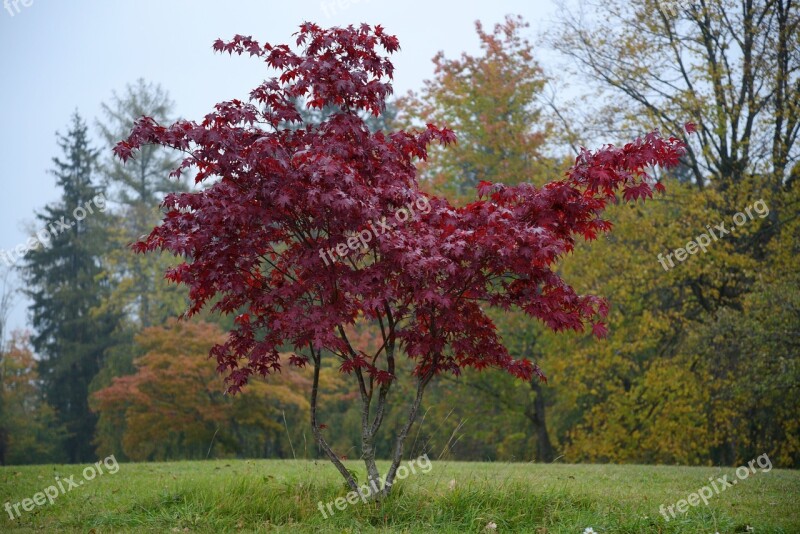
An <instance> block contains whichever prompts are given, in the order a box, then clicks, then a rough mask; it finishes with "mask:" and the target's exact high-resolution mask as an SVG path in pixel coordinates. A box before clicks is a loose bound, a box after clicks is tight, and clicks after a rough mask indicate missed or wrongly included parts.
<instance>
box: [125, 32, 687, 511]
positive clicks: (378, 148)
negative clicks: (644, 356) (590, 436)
mask: <svg viewBox="0 0 800 534" xmlns="http://www.w3.org/2000/svg"><path fill="white" fill-rule="evenodd" d="M296 45H297V46H298V47H300V50H299V51H298V52H295V51H294V50H293V49H292V47H290V46H288V45H271V44H264V45H261V44H259V43H258V42H256V41H255V40H253V39H252V38H250V37H244V36H236V37H235V38H234V39H233V40H232V41H230V42H227V43H226V42H223V41H217V42H216V43H215V49H217V50H219V51H223V52H229V53H237V54H250V55H251V56H256V57H259V58H261V59H263V60H264V61H265V62H266V63H267V65H268V66H269V67H271V68H274V69H277V70H278V71H279V72H280V74H279V76H278V77H276V78H272V79H269V80H267V81H265V82H264V83H263V84H262V85H260V86H259V87H256V88H255V89H254V90H253V91H252V92H251V94H250V97H251V101H250V102H243V101H240V100H231V101H228V102H223V103H220V104H218V105H217V106H216V107H215V110H214V111H213V112H211V113H209V114H208V115H206V117H205V118H204V119H203V120H202V121H201V122H199V123H198V122H193V121H178V122H176V123H174V124H172V125H161V124H158V123H157V122H156V121H154V120H153V119H152V118H148V117H145V118H142V119H141V120H139V121H138V122H137V123H136V125H135V126H134V128H133V131H132V133H131V135H130V137H129V138H128V139H127V140H125V141H122V142H120V144H119V145H117V147H116V153H117V155H118V156H119V157H121V158H122V159H123V160H129V159H131V158H132V157H135V155H136V151H137V150H138V149H140V148H141V147H143V146H145V145H148V144H154V143H155V144H159V145H164V146H169V147H174V148H178V149H180V150H184V151H185V152H186V153H187V157H186V158H185V159H184V160H183V162H182V164H181V165H180V167H179V168H178V169H177V170H176V171H175V175H176V176H178V175H180V174H181V173H182V172H183V171H185V170H187V169H189V168H195V169H196V170H197V178H196V179H197V181H198V182H203V183H204V184H205V188H204V189H202V190H201V191H197V192H189V193H181V194H172V195H168V196H167V197H166V198H165V200H164V208H165V210H166V214H165V216H164V219H163V223H162V224H161V225H160V226H157V227H156V228H154V229H153V231H152V232H151V233H150V235H149V236H148V237H147V238H146V239H145V240H144V241H142V242H139V243H137V245H136V250H137V251H139V252H147V251H154V250H167V251H170V252H172V253H173V254H176V255H179V256H181V257H182V258H183V260H184V261H183V263H181V264H180V265H179V266H178V267H176V268H174V269H172V270H170V271H169V273H168V277H169V278H170V279H171V280H173V281H175V282H179V283H183V284H186V285H187V286H188V287H189V296H190V299H191V300H192V305H191V307H190V309H189V310H188V314H189V315H192V314H196V313H198V312H199V311H200V310H201V309H202V308H204V307H205V305H206V304H211V306H212V309H213V310H216V311H219V312H221V313H225V314H236V320H235V326H234V328H233V329H232V330H231V331H230V333H229V337H228V339H227V340H226V341H225V342H224V343H221V344H219V345H217V346H215V347H214V348H213V349H212V354H213V356H214V357H215V358H216V360H217V362H218V370H219V371H220V372H224V373H227V381H228V387H229V390H230V392H232V393H235V392H238V391H240V390H241V389H242V388H243V387H244V386H245V384H246V383H247V382H248V381H249V379H250V378H251V377H252V376H253V375H263V376H268V375H272V374H274V373H277V372H279V371H280V370H281V368H282V366H284V365H286V364H289V365H296V366H305V365H306V364H309V363H310V364H311V365H312V366H313V371H314V374H313V382H312V386H311V398H310V405H311V426H312V431H313V433H314V436H315V438H316V440H317V442H318V444H319V445H320V447H321V448H322V449H323V450H324V451H325V453H326V455H327V456H328V458H329V459H330V460H331V461H332V462H333V463H334V465H335V466H336V467H337V469H338V470H339V472H340V473H341V474H342V476H343V477H344V478H345V480H346V481H347V483H348V485H349V486H350V487H351V488H352V489H353V490H356V491H358V484H357V482H356V480H355V479H354V478H353V476H352V475H351V473H350V472H349V471H348V470H347V469H346V468H345V466H344V465H343V464H342V463H341V461H340V459H339V457H338V456H337V455H336V454H335V453H334V452H333V450H332V449H331V447H330V446H329V444H328V443H327V441H326V439H325V437H324V435H323V433H322V432H321V429H320V421H319V420H318V418H317V413H318V412H317V410H318V403H319V376H320V370H321V369H322V366H323V361H324V360H331V359H332V360H334V361H336V362H337V364H338V365H339V368H340V369H341V371H342V372H343V373H347V374H349V375H350V376H351V377H352V379H353V384H354V387H355V388H357V391H358V397H359V399H360V402H361V455H362V458H363V459H364V461H365V465H366V468H367V474H368V480H369V481H370V482H371V483H374V484H375V485H377V486H378V487H380V488H381V494H383V495H385V494H387V493H388V492H389V491H390V489H391V487H392V485H393V483H394V479H395V474H396V472H397V468H398V466H399V463H400V461H401V458H402V456H403V448H404V444H405V440H406V437H407V435H408V432H409V430H410V428H411V426H412V425H413V424H414V421H415V419H416V417H417V413H418V410H419V406H420V403H421V402H422V398H423V394H424V392H425V389H426V387H427V386H428V384H429V383H430V382H431V380H433V379H434V378H435V377H436V376H438V375H441V374H443V373H453V374H458V373H459V372H460V371H461V370H462V369H464V368H468V367H471V368H476V369H487V368H495V369H499V370H502V371H504V372H507V373H510V374H511V375H513V376H516V377H519V378H521V379H524V380H530V379H531V378H532V377H534V376H539V377H541V378H543V377H544V374H543V373H542V371H541V370H540V369H539V368H538V366H536V365H535V364H533V363H532V362H531V361H530V360H528V359H526V358H524V357H521V358H517V357H514V356H513V355H511V354H510V353H509V352H508V350H507V349H506V347H505V346H504V345H503V343H502V341H501V339H500V338H499V336H498V335H497V332H496V327H495V325H494V324H493V323H492V321H491V320H490V319H489V317H488V316H487V315H486V312H485V307H488V306H496V307H499V308H502V309H520V310H522V311H524V312H525V313H526V314H528V315H529V316H530V317H533V318H536V319H538V320H540V321H542V323H543V324H544V325H546V326H547V327H548V328H550V329H552V330H555V331H564V330H578V331H580V330H583V329H585V328H587V327H588V328H590V329H591V331H592V332H593V333H594V334H595V335H597V336H603V335H605V333H606V327H605V325H604V324H603V317H604V316H605V315H606V314H607V311H608V305H607V303H606V302H605V300H603V299H602V298H600V297H598V296H594V295H579V294H578V293H576V292H575V291H574V290H573V288H572V287H571V286H570V285H569V284H568V283H567V282H566V281H565V280H564V279H562V278H561V276H559V275H558V273H557V272H556V271H555V267H556V264H557V263H558V261H559V260H560V259H561V258H562V257H563V256H564V255H566V254H569V253H570V252H571V251H572V250H573V248H574V246H575V242H576V240H578V239H581V238H585V239H593V238H595V237H596V236H598V235H602V234H603V233H605V232H608V231H609V230H610V229H611V223H610V222H609V221H607V220H605V219H604V218H603V217H602V212H603V209H604V208H605V206H606V205H607V203H608V202H611V201H615V200H616V199H617V196H618V194H619V195H621V197H622V198H623V199H624V200H626V201H635V200H638V199H645V198H648V197H650V196H652V194H653V187H655V188H660V184H657V183H656V184H655V185H654V183H653V180H652V178H651V177H650V176H649V175H648V174H647V173H646V172H645V169H647V168H649V167H651V166H654V165H667V166H669V165H675V164H676V163H677V162H678V160H679V158H680V157H681V156H682V155H683V150H684V148H683V144H682V143H681V142H680V141H679V140H678V139H676V138H674V137H671V138H669V139H664V138H662V137H660V136H659V135H658V134H656V133H651V134H648V135H647V136H645V137H643V138H640V139H637V140H635V141H633V142H631V143H629V144H627V145H625V146H624V147H620V148H616V147H611V146H607V147H603V148H602V149H600V150H598V151H595V152H591V151H588V150H584V151H582V152H581V153H580V155H579V156H578V157H577V159H576V161H575V165H574V166H573V167H572V169H571V170H570V171H569V173H568V175H567V176H566V177H565V178H563V179H561V180H557V181H554V182H551V183H549V184H547V185H545V186H543V187H536V186H533V185H530V184H527V183H523V184H520V185H516V186H505V185H503V184H494V185H493V184H491V183H488V182H481V183H480V184H478V195H479V197H480V198H479V199H478V200H476V201H474V202H472V203H470V204H468V205H466V206H464V207H461V208H455V207H453V206H451V205H450V203H449V202H448V201H447V200H446V199H443V198H437V197H429V196H426V195H425V194H424V193H422V192H421V191H420V190H419V186H418V181H417V173H416V168H415V165H414V164H415V162H416V161H418V160H424V159H425V158H426V156H427V152H428V147H429V145H431V144H432V143H435V142H439V143H443V144H445V145H446V144H450V143H453V142H454V141H455V139H456V138H455V134H454V133H453V132H452V131H451V130H448V129H446V128H444V127H437V126H435V125H433V124H429V125H427V127H426V128H424V129H423V130H422V131H412V132H407V131H397V132H392V133H390V134H386V133H383V132H377V133H371V132H370V131H369V129H368V128H367V126H366V125H365V123H364V121H363V119H362V118H361V117H360V116H359V112H363V111H369V112H372V113H373V114H376V115H377V114H380V112H381V111H382V110H383V107H384V102H385V99H386V97H387V95H389V94H390V93H391V91H392V88H391V85H390V83H389V80H390V79H391V77H392V74H393V72H394V68H393V66H392V64H391V62H390V61H389V59H388V57H386V56H384V55H382V53H381V52H380V49H383V50H385V51H386V52H389V53H392V52H395V51H397V50H398V48H399V42H398V40H397V38H396V37H394V36H392V35H389V34H387V33H386V32H385V31H384V29H383V28H382V27H380V26H376V27H370V26H368V25H362V26H360V27H357V28H355V27H352V26H351V27H346V28H331V29H323V28H320V27H318V26H317V25H315V24H311V23H304V24H303V25H302V26H301V27H300V31H299V32H298V33H297V35H296ZM298 99H306V101H307V102H308V105H309V106H311V107H317V108H321V107H323V106H326V105H327V106H336V107H338V111H337V112H336V113H334V114H333V115H331V116H330V117H328V118H327V119H325V120H323V122H321V123H320V124H319V125H309V126H305V127H301V128H298V129H286V128H281V127H280V125H282V124H285V123H286V122H287V121H289V122H295V121H296V122H299V121H300V120H301V117H300V114H299V112H298V110H297V108H296V105H295V102H296V101H298ZM422 205H427V206H429V208H430V209H428V210H426V211H425V212H424V213H423V211H422V210H420V209H418V208H419V207H420V206H422ZM398 213H403V214H404V216H403V217H402V218H400V217H397V216H396V214H398ZM390 217H391V218H394V219H395V222H397V223H398V224H397V225H396V226H395V227H393V228H390V229H389V230H386V229H385V227H384V226H383V224H386V223H385V222H384V218H390ZM402 219H405V220H402ZM379 221H380V222H379ZM375 226H380V228H381V229H383V230H381V229H378V228H375ZM368 233H369V235H370V237H369V238H367V234H368ZM359 239H361V240H362V243H361V244H359ZM342 247H345V249H344V250H345V251H346V252H347V253H346V254H337V252H336V251H337V250H343V249H342ZM326 255H327V260H325V258H326ZM335 255H338V257H336V256H335ZM212 299H214V300H213V301H212ZM361 317H363V318H365V319H366V320H369V321H374V323H375V324H377V325H378V330H379V332H380V335H381V345H380V348H379V349H378V350H377V351H376V352H375V353H367V352H365V351H364V350H363V349H362V348H361V347H358V346H354V345H353V343H352V340H351V339H350V338H349V337H348V335H347V333H346V327H347V326H348V325H351V324H353V323H354V322H355V321H356V320H357V319H359V318H361ZM286 348H290V349H291V352H292V353H291V356H289V357H288V358H284V357H283V356H282V354H284V352H285V350H286ZM403 356H405V357H408V358H410V359H411V360H413V362H414V368H413V373H412V381H413V384H414V387H413V391H414V394H413V397H412V398H411V399H408V401H409V406H408V416H407V420H406V421H405V422H404V424H403V426H402V428H400V429H399V432H398V434H397V436H396V442H395V448H394V452H393V454H392V458H391V466H390V467H389V470H388V473H387V475H386V478H385V481H381V477H380V473H379V472H378V469H377V466H376V463H375V460H376V457H375V449H374V438H375V434H376V432H377V431H378V430H379V429H380V427H381V425H382V423H383V419H384V415H385V413H386V409H387V406H388V403H390V402H397V401H396V400H394V399H393V397H390V395H389V393H390V391H391V390H392V386H393V384H394V383H396V382H397V381H398V380H400V377H399V376H398V375H397V374H396V369H397V366H396V359H397V358H399V357H403ZM373 497H374V496H373Z"/></svg>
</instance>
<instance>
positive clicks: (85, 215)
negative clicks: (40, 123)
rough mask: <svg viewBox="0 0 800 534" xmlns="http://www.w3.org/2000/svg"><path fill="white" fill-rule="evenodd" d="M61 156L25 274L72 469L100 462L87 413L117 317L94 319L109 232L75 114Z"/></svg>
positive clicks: (83, 129) (104, 293)
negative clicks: (57, 194)
mask: <svg viewBox="0 0 800 534" xmlns="http://www.w3.org/2000/svg"><path fill="white" fill-rule="evenodd" d="M58 143H59V146H60V148H61V151H62V153H63V155H62V156H61V157H55V158H53V164H54V170H53V174H54V175H55V177H56V185H57V186H58V187H59V188H60V189H61V190H62V194H61V199H60V200H59V201H58V202H55V203H53V204H50V205H48V206H46V207H45V208H44V210H43V211H42V212H41V213H38V214H37V215H36V220H37V223H38V224H40V225H41V227H42V228H47V233H48V234H49V236H46V234H45V232H43V231H42V232H39V234H40V235H39V239H40V241H39V244H38V246H37V247H36V248H34V249H33V250H30V251H29V252H28V253H27V254H26V256H25V259H24V264H23V266H22V268H21V271H22V275H23V279H24V281H25V283H26V288H25V290H24V291H25V293H26V294H27V296H28V297H29V298H30V300H31V304H30V308H29V310H30V315H31V319H32V325H33V328H34V331H35V333H34V335H33V337H32V339H31V341H32V344H33V347H34V349H35V350H36V353H37V354H38V355H39V356H40V358H41V360H40V361H39V366H38V367H39V369H38V371H39V376H40V377H41V380H42V387H43V391H44V396H45V399H46V401H47V402H48V403H49V404H50V405H52V406H53V407H54V408H55V409H56V412H57V417H58V421H59V422H60V423H63V424H65V425H66V428H67V431H68V433H69V437H68V438H67V440H66V443H65V449H66V453H67V458H68V460H69V461H70V462H85V461H89V460H92V459H93V458H94V454H93V448H92V446H91V440H92V436H93V434H94V427H95V421H96V418H95V416H94V415H93V414H92V413H91V412H90V411H89V407H88V403H87V398H88V394H89V384H90V382H91V381H92V379H93V378H94V377H95V375H96V374H97V372H98V371H99V369H100V367H101V365H102V363H103V359H104V353H105V350H106V349H107V348H108V346H109V345H110V342H111V333H112V332H113V331H114V329H115V327H116V325H117V322H118V320H119V317H118V316H117V315H115V314H113V313H108V312H105V313H93V310H95V309H96V308H97V307H98V306H99V305H100V304H101V303H102V302H103V301H104V299H106V298H107V297H108V295H109V293H110V289H111V287H110V284H109V281H108V279H107V278H105V277H103V271H102V268H101V266H100V265H101V258H102V254H103V252H104V249H105V243H106V241H107V233H106V229H107V228H108V227H109V226H110V225H111V223H110V222H109V216H108V215H106V214H105V213H104V211H105V197H104V196H103V192H102V190H101V189H100V187H99V186H98V185H97V183H96V181H95V179H94V171H95V170H96V169H95V167H96V163H97V155H98V153H97V151H96V150H95V149H93V148H92V147H91V146H90V142H89V138H88V128H87V126H86V124H85V122H84V121H83V120H82V119H81V117H80V116H79V115H78V114H77V113H75V115H74V116H73V118H72V122H71V124H70V127H69V130H68V132H67V134H66V135H60V136H59V137H58Z"/></svg>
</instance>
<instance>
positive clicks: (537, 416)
mask: <svg viewBox="0 0 800 534" xmlns="http://www.w3.org/2000/svg"><path fill="white" fill-rule="evenodd" d="M530 384H531V389H532V390H533V391H534V393H535V394H536V398H535V399H534V400H533V410H532V411H528V410H526V412H527V413H526V415H527V416H528V418H529V419H530V420H531V421H532V422H533V428H534V430H535V431H536V460H537V461H539V462H552V461H553V460H554V459H555V451H554V450H553V444H552V443H551V442H550V435H549V434H548V433H547V423H546V421H545V406H544V395H543V394H542V386H541V385H540V384H539V381H538V380H537V379H536V378H533V379H532V380H531V382H530Z"/></svg>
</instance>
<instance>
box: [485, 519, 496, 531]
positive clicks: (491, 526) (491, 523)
mask: <svg viewBox="0 0 800 534" xmlns="http://www.w3.org/2000/svg"><path fill="white" fill-rule="evenodd" d="M484 530H486V531H488V532H492V531H494V530H497V523H495V522H494V521H489V522H488V523H486V527H485V528H484Z"/></svg>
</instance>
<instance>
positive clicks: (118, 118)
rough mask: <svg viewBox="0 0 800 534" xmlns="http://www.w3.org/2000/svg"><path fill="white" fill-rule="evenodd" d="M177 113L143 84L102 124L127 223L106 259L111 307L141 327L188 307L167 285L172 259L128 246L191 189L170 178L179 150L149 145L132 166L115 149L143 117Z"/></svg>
mask: <svg viewBox="0 0 800 534" xmlns="http://www.w3.org/2000/svg"><path fill="white" fill-rule="evenodd" d="M173 108H174V104H173V102H172V100H171V99H170V97H169V94H168V93H167V92H166V91H165V90H164V89H162V88H161V86H159V85H154V84H152V83H147V82H145V81H144V80H143V79H139V80H137V81H136V83H134V84H129V85H127V86H126V88H125V91H124V92H123V94H121V95H120V94H117V93H116V92H115V93H114V94H113V96H112V98H111V100H110V101H109V102H107V103H104V104H103V105H102V111H103V119H102V120H100V121H98V123H97V124H98V128H99V130H100V134H101V137H102V139H103V141H104V142H105V145H106V148H107V150H105V151H104V157H103V158H101V160H100V162H101V170H102V174H103V180H104V181H105V183H106V186H107V188H108V190H109V193H110V196H111V197H112V198H113V200H114V201H115V202H116V203H117V204H118V205H119V211H120V213H119V215H120V222H121V224H120V225H119V226H118V227H117V228H115V229H114V231H113V233H112V234H111V235H112V241H111V250H110V251H109V253H108V254H107V256H106V265H107V268H108V270H109V273H111V275H112V276H113V278H114V279H115V281H116V283H115V289H114V294H113V297H112V298H111V299H109V300H108V302H107V303H106V305H107V306H112V307H116V308H118V309H121V310H122V311H124V312H126V314H127V316H128V317H129V318H130V319H131V321H132V323H133V324H134V325H137V326H139V327H148V326H151V325H157V324H163V322H164V321H165V320H166V319H167V318H168V317H173V316H175V315H177V314H179V313H180V312H181V311H182V310H183V309H184V308H185V305H186V302H185V299H184V298H183V297H182V296H181V294H180V293H179V292H178V291H176V290H175V288H174V286H170V285H169V284H167V283H165V282H164V280H163V275H162V273H163V272H164V271H165V270H166V269H168V268H169V267H170V266H171V265H172V264H173V262H172V259H171V258H169V257H168V256H159V255H153V256H148V257H144V256H140V255H135V254H130V251H129V249H128V245H129V244H130V243H133V242H134V241H136V240H137V239H139V238H140V237H141V236H142V235H144V234H146V233H147V232H148V231H149V230H150V229H151V228H152V227H153V225H154V224H156V222H157V221H158V220H159V218H160V216H161V210H160V206H159V204H160V201H161V198H163V196H164V195H165V194H167V193H170V192H174V191H185V190H187V189H188V185H187V182H186V180H185V179H171V178H170V177H169V174H170V172H171V171H172V170H173V169H174V168H175V167H177V165H178V163H179V161H180V159H179V157H178V156H177V155H176V152H175V151H170V150H166V149H164V148H163V147H157V146H148V147H147V148H146V149H145V150H143V151H142V152H141V153H140V154H139V155H138V156H137V157H136V158H135V159H134V160H133V161H131V163H130V164H129V165H122V164H121V163H120V161H119V160H118V159H116V158H114V157H113V154H112V152H111V149H112V148H113V147H114V145H115V144H116V143H117V142H118V141H119V140H120V139H122V138H123V137H124V136H125V135H126V133H127V132H129V131H130V130H131V128H132V127H133V124H134V122H135V121H136V120H138V119H139V118H141V117H142V116H148V117H153V118H154V119H155V120H157V121H159V122H165V123H166V122H171V121H173V120H174V117H173ZM128 334H129V335H128V336H127V337H125V338H124V339H123V342H124V344H131V341H132V335H133V334H132V333H131V332H129V333H128ZM130 360H131V356H130V355H128V356H127V360H126V363H125V364H124V365H121V367H123V368H125V370H130ZM115 374H116V373H115Z"/></svg>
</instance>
